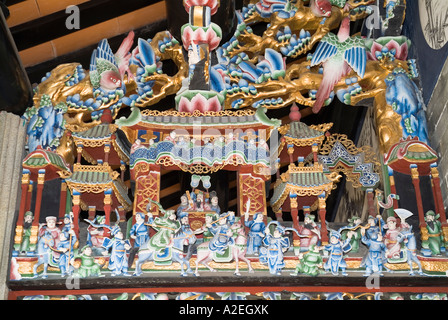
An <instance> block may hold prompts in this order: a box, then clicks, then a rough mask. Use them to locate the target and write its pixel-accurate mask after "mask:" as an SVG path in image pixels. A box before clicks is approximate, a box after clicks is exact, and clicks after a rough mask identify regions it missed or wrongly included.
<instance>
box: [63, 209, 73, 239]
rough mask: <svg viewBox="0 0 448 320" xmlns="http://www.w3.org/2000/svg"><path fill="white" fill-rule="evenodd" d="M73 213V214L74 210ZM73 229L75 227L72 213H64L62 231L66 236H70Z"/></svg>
mask: <svg viewBox="0 0 448 320" xmlns="http://www.w3.org/2000/svg"><path fill="white" fill-rule="evenodd" d="M71 214H73V212H72V213H71ZM72 229H73V223H72V221H71V216H70V214H66V215H64V226H63V227H62V229H61V231H62V233H65V234H66V236H67V237H68V233H69V231H70V230H72Z"/></svg>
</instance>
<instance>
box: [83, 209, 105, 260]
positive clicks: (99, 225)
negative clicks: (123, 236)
mask: <svg viewBox="0 0 448 320" xmlns="http://www.w3.org/2000/svg"><path fill="white" fill-rule="evenodd" d="M84 221H86V222H87V223H88V224H89V226H88V227H87V242H86V244H87V245H88V246H90V247H91V250H92V251H93V254H94V255H101V252H102V251H103V249H102V245H103V242H104V239H108V238H109V236H110V228H109V226H108V225H107V224H105V223H104V222H105V221H106V217H105V216H96V217H95V219H94V220H93V221H90V220H88V219H84Z"/></svg>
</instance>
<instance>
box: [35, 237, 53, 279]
mask: <svg viewBox="0 0 448 320" xmlns="http://www.w3.org/2000/svg"><path fill="white" fill-rule="evenodd" d="M53 246H54V238H53V235H52V234H51V232H50V231H48V230H46V231H44V233H43V234H42V236H40V237H39V240H38V241H37V263H36V264H35V265H34V267H33V274H34V277H35V278H36V277H37V267H38V266H40V265H42V264H43V265H44V271H43V273H42V278H44V279H45V278H47V277H48V276H47V270H48V264H49V263H50V259H51V248H52V247H53Z"/></svg>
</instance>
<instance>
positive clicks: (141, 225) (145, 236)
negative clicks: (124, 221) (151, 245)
mask: <svg viewBox="0 0 448 320" xmlns="http://www.w3.org/2000/svg"><path fill="white" fill-rule="evenodd" d="M129 236H130V238H131V239H133V240H134V246H133V247H132V249H130V251H129V257H128V266H129V267H131V266H132V263H133V262H134V258H135V254H136V253H137V252H138V250H139V249H140V247H141V246H142V245H143V244H145V243H146V242H148V241H149V226H148V225H146V224H145V214H144V213H143V212H137V213H136V214H135V224H133V225H132V227H131V230H130V232H129Z"/></svg>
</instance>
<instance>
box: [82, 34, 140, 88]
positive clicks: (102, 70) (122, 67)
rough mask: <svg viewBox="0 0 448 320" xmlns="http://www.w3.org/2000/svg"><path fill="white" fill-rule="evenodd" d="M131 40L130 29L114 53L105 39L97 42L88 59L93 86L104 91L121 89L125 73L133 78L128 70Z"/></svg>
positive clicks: (132, 36)
mask: <svg viewBox="0 0 448 320" xmlns="http://www.w3.org/2000/svg"><path fill="white" fill-rule="evenodd" d="M133 42H134V32H133V31H131V32H129V34H128V36H127V37H126V38H125V39H124V40H123V42H122V44H121V45H120V48H119V49H118V50H117V52H116V53H115V54H114V53H113V52H112V49H111V48H110V46H109V43H108V42H107V40H106V39H103V40H102V41H101V42H100V43H99V44H98V47H97V49H95V50H94V51H93V53H92V57H91V60H90V81H91V82H92V86H93V87H94V88H101V89H102V90H104V91H105V92H108V91H114V90H116V89H122V88H123V87H124V82H123V77H124V75H125V73H127V75H128V77H130V78H133V76H134V75H133V73H132V72H131V71H130V70H129V60H130V59H131V56H132V55H131V53H130V52H129V50H130V49H131V46H132V44H133Z"/></svg>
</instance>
